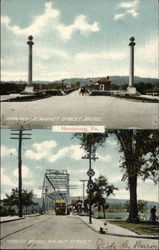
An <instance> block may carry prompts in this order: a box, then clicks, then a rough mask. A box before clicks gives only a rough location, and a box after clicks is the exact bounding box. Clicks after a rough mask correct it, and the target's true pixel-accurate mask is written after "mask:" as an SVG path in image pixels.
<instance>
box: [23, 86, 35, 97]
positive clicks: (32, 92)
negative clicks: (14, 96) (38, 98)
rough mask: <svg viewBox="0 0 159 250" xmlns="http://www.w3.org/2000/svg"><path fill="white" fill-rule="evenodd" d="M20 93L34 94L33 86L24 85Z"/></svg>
mask: <svg viewBox="0 0 159 250" xmlns="http://www.w3.org/2000/svg"><path fill="white" fill-rule="evenodd" d="M21 94H24V95H34V94H35V91H34V87H33V86H26V87H25V89H24V90H23V91H22V92H21Z"/></svg>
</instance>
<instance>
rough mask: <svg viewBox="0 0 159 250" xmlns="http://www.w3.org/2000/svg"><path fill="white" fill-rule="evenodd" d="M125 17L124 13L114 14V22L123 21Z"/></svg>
mask: <svg viewBox="0 0 159 250" xmlns="http://www.w3.org/2000/svg"><path fill="white" fill-rule="evenodd" d="M125 15H126V13H121V14H115V16H114V20H120V19H124V17H125Z"/></svg>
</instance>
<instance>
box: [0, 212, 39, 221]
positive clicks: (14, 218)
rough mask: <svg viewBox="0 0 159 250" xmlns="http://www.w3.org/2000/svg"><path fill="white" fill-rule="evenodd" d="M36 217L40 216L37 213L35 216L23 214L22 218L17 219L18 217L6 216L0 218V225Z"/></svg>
mask: <svg viewBox="0 0 159 250" xmlns="http://www.w3.org/2000/svg"><path fill="white" fill-rule="evenodd" d="M36 216H40V214H39V213H37V214H25V215H23V217H22V218H19V216H9V215H8V216H3V217H0V223H5V222H10V221H16V220H23V219H25V218H26V217H36Z"/></svg>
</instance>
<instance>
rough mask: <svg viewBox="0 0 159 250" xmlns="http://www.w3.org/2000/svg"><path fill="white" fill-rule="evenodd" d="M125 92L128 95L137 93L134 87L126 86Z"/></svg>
mask: <svg viewBox="0 0 159 250" xmlns="http://www.w3.org/2000/svg"><path fill="white" fill-rule="evenodd" d="M127 94H128V95H138V94H139V93H138V92H137V90H136V88H135V87H127Z"/></svg>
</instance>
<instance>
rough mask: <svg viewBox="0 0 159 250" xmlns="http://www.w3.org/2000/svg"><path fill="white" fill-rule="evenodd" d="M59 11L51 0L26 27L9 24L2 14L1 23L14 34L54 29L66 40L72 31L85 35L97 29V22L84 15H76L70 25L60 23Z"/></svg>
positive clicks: (34, 34) (7, 18)
mask: <svg viewBox="0 0 159 250" xmlns="http://www.w3.org/2000/svg"><path fill="white" fill-rule="evenodd" d="M59 17H60V12H59V11H58V10H57V9H55V8H53V5H52V2H47V3H45V11H44V13H43V14H42V15H39V16H35V17H34V19H33V22H32V24H31V25H30V26H29V27H27V28H20V27H19V26H17V25H11V20H10V19H9V17H8V16H2V21H1V23H2V25H5V27H6V28H7V29H9V30H10V31H12V32H13V33H15V34H16V35H29V34H32V35H33V36H40V34H41V33H42V32H43V33H44V31H46V30H47V31H48V29H49V30H50V28H51V31H53V30H55V31H56V32H58V33H59V35H60V37H61V38H62V39H63V40H68V39H70V38H71V35H72V33H73V32H74V31H76V30H79V31H80V32H81V34H83V35H85V34H87V33H88V32H97V31H99V27H98V23H97V22H94V23H93V24H89V23H88V22H87V20H86V17H85V16H84V15H80V16H77V17H76V19H75V20H74V22H73V23H72V24H70V25H64V24H62V23H60V18H59Z"/></svg>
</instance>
